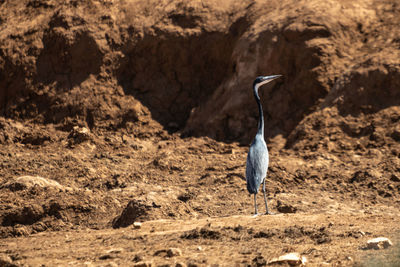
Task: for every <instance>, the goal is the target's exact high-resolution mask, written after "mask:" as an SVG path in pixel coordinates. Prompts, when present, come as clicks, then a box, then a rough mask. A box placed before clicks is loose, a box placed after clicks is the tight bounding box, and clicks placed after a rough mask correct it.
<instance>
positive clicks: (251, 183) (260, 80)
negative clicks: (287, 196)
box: [246, 75, 282, 216]
mask: <svg viewBox="0 0 400 267" xmlns="http://www.w3.org/2000/svg"><path fill="white" fill-rule="evenodd" d="M281 76H282V75H271V76H259V77H257V78H256V79H255V80H254V83H253V94H254V97H255V99H256V102H257V105H258V112H259V120H258V129H257V133H256V136H255V137H254V140H253V142H252V143H251V145H250V148H249V153H248V155H247V162H246V183H247V190H248V191H249V193H250V194H254V210H255V213H254V215H255V216H256V215H258V211H257V193H258V190H259V188H260V185H261V183H262V184H263V187H262V191H263V194H264V202H265V209H266V213H265V214H273V213H272V212H270V211H269V210H268V204H267V196H266V192H265V178H266V176H267V170H268V163H269V156H268V148H267V144H266V143H265V140H264V115H263V109H262V106H261V102H260V97H259V95H258V89H259V88H260V87H261V86H262V85H264V84H267V83H269V82H271V81H272V80H275V79H277V78H279V77H281Z"/></svg>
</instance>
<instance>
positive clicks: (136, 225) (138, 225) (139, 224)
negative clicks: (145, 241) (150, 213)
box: [133, 222, 142, 229]
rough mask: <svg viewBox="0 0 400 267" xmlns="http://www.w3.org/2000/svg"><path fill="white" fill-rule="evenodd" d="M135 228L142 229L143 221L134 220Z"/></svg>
mask: <svg viewBox="0 0 400 267" xmlns="http://www.w3.org/2000/svg"><path fill="white" fill-rule="evenodd" d="M133 228H135V229H140V228H142V223H140V222H134V223H133Z"/></svg>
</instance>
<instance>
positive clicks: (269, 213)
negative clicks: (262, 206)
mask: <svg viewBox="0 0 400 267" xmlns="http://www.w3.org/2000/svg"><path fill="white" fill-rule="evenodd" d="M265 215H275V213H274V212H272V211H269V210H267V212H266V213H265Z"/></svg>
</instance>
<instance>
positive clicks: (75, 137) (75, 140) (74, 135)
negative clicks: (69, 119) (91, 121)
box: [68, 126, 91, 146]
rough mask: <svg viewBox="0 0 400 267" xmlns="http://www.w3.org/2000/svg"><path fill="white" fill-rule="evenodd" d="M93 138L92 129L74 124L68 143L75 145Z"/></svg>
mask: <svg viewBox="0 0 400 267" xmlns="http://www.w3.org/2000/svg"><path fill="white" fill-rule="evenodd" d="M88 140H91V134H90V130H89V129H88V128H86V127H79V126H74V128H73V129H72V130H71V132H70V133H69V135H68V144H69V145H70V146H71V145H75V144H80V143H82V142H84V141H88Z"/></svg>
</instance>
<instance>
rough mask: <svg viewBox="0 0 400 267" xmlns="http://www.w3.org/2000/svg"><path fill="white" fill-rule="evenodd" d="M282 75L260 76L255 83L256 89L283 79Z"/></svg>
mask: <svg viewBox="0 0 400 267" xmlns="http://www.w3.org/2000/svg"><path fill="white" fill-rule="evenodd" d="M281 76H282V75H271V76H258V77H257V78H256V79H255V80H254V83H253V87H254V88H259V87H260V86H262V85H264V84H266V83H269V82H270V81H273V80H275V79H276V78H279V77H281Z"/></svg>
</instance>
